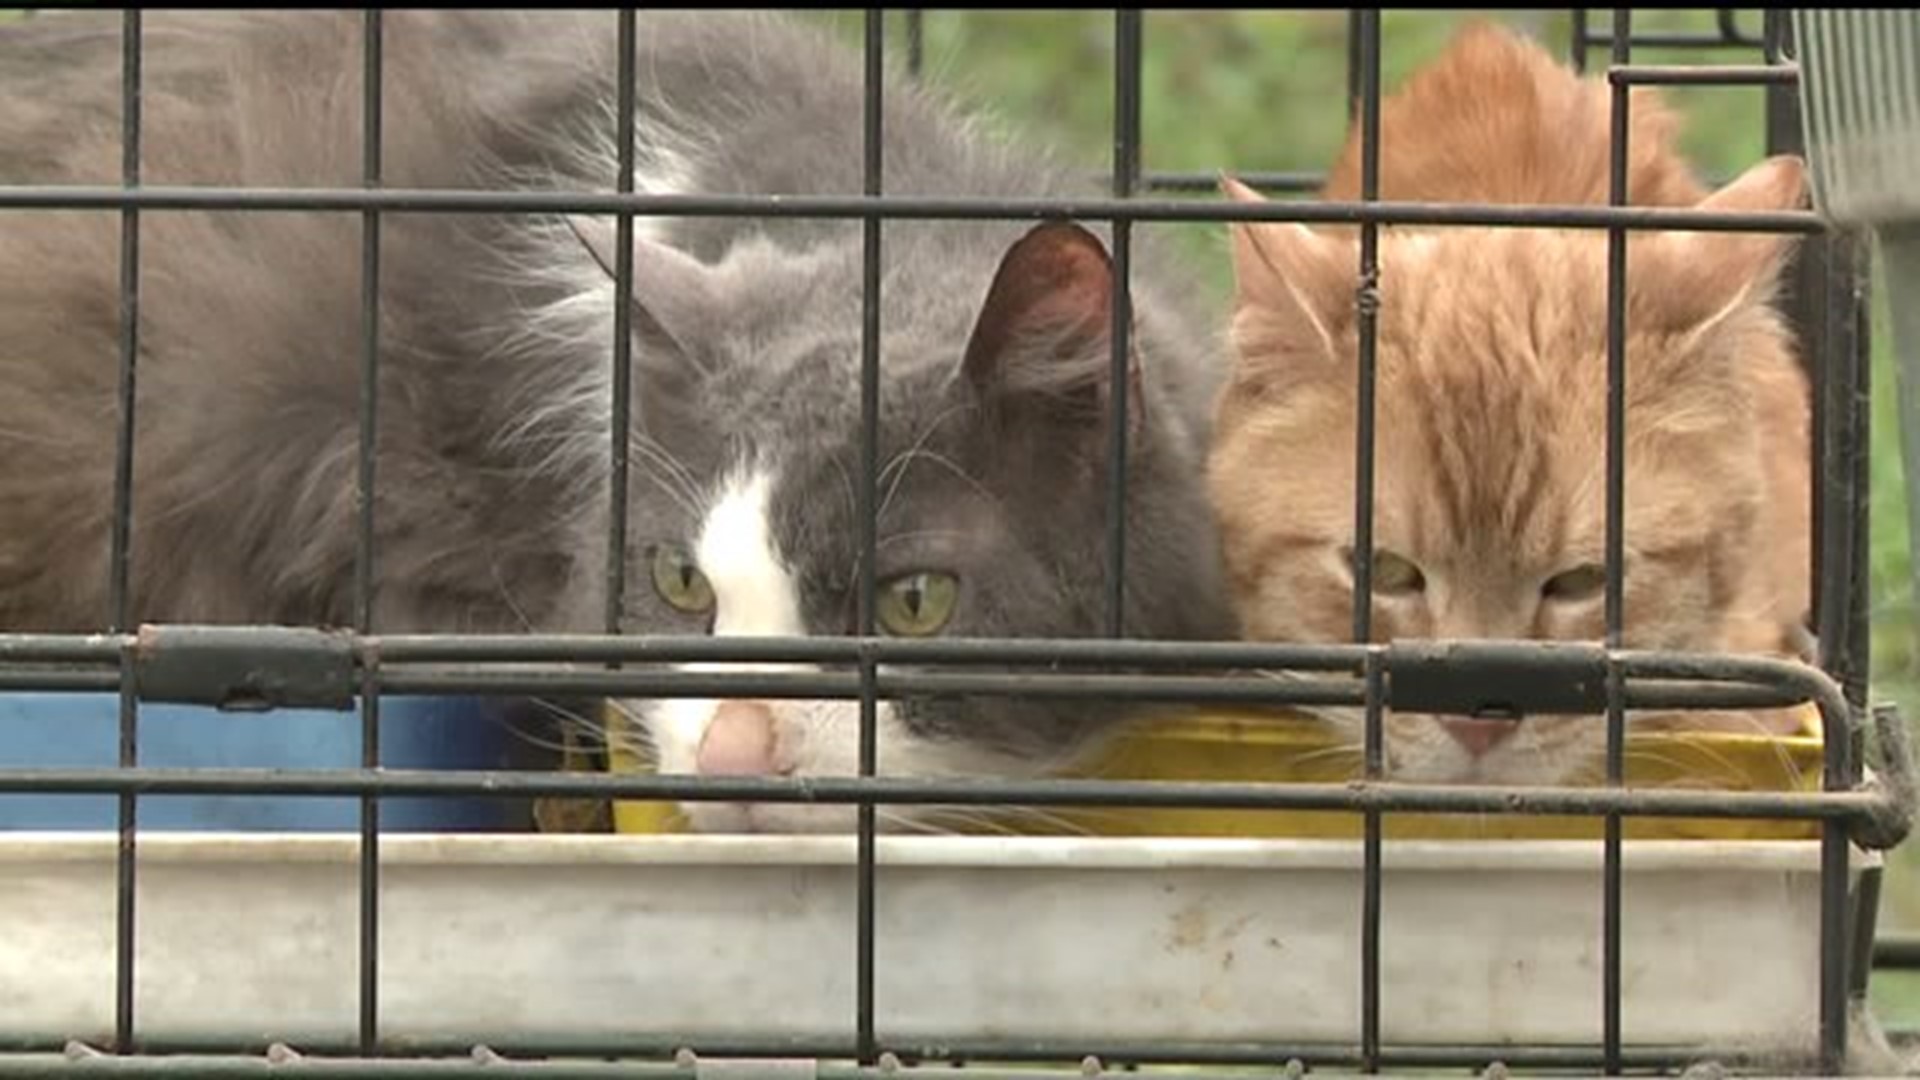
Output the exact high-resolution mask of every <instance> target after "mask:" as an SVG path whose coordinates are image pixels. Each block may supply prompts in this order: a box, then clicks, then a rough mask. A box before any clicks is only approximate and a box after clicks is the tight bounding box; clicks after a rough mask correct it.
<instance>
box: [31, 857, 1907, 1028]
mask: <svg viewBox="0 0 1920 1080" xmlns="http://www.w3.org/2000/svg"><path fill="white" fill-rule="evenodd" d="M139 851H140V864H139V875H138V895H137V907H138V924H137V925H138V948H137V960H136V973H137V982H136V995H137V997H136V1011H137V1020H138V1030H139V1032H140V1033H141V1034H142V1035H143V1036H144V1037H148V1038H153V1039H168V1040H172V1039H195V1040H198V1039H218V1040H225V1039H232V1038H235V1037H244V1038H246V1039H249V1040H258V1039H261V1038H263V1037H265V1038H271V1039H280V1040H284V1041H287V1042H290V1043H293V1044H295V1045H298V1044H299V1043H301V1042H303V1041H313V1040H319V1039H325V1040H343V1039H348V1038H351V1037H352V1036H353V1034H354V1032H355V1030H356V1027H355V1024H356V1018H357V1015H358V1014H357V1001H356V994H355V986H356V972H355V955H356V942H357V941H358V892H357V886H356V872H357V868H358V862H357V841H356V839H355V838H354V837H351V836H333V835H323V836H315V835H307V836H281V835H252V836H243V835H208V834H198V835H193V834H168V835H153V836H143V837H142V839H141V843H140V848H139ZM879 851H880V863H881V869H880V872H879V878H878V893H877V896H878V899H877V911H878V922H877V930H876V933H877V953H876V955H877V958H878V975H877V1025H878V1028H879V1031H880V1034H881V1036H882V1037H883V1039H884V1038H885V1037H887V1036H888V1035H889V1034H890V1033H891V1034H893V1035H895V1036H898V1037H902V1038H905V1037H909V1036H911V1037H916V1038H932V1039H940V1038H954V1039H965V1040H968V1041H973V1040H980V1039H993V1038H1008V1039H1024V1038H1034V1039H1047V1040H1053V1039H1067V1040H1085V1041H1087V1042H1088V1043H1092V1042H1095V1041H1101V1040H1105V1041H1115V1042H1126V1043H1130V1044H1137V1043H1140V1042H1145V1041H1153V1040H1179V1041H1182V1042H1192V1041H1208V1040H1221V1041H1236V1042H1237V1041H1244V1040H1259V1041H1269V1040H1271V1041H1288V1042H1291V1041H1319V1040H1333V1041H1339V1042H1351V1041H1353V1040H1356V1039H1357V1038H1358V1032H1359V1025H1360V896H1361V873H1360V865H1361V856H1360V849H1359V846H1358V845H1357V844H1355V843H1352V842H1349V841H1267V840H1261V841H1217V840H1205V841H1198V840H1172V841H1168V840H1115V839H1103V840H1082V839H1055V838H1046V839H1036V838H1023V839H1002V838H987V837H978V838H976V837H966V838H947V837H940V838H934V837H907V838H891V837H889V838H882V840H881V841H880V845H879ZM1854 858H1855V873H1856V874H1857V873H1858V872H1859V870H1860V869H1861V868H1863V867H1866V866H1870V865H1877V862H1878V860H1877V858H1876V857H1874V856H1870V855H1864V854H1860V853H1855V856H1854ZM1600 860H1601V848H1600V845H1599V844H1598V843H1592V842H1583V841H1527V842H1497V843H1496V842H1486V843H1447V842H1399V841H1392V842H1389V843H1388V844H1387V845H1386V856H1385V862H1386V874H1385V877H1384V884H1383V890H1384V915H1383V929H1382V941H1381V947H1382V956H1383V958H1384V959H1383V962H1382V963H1383V966H1382V974H1381V978H1382V986H1383V992H1382V1002H1383V1013H1382V1035H1383V1038H1384V1039H1385V1040H1387V1041H1389V1042H1395V1043H1408V1042H1411V1043H1429V1042H1447V1043H1460V1042H1464V1043H1472V1044H1501V1043H1507V1042H1515V1043H1530V1044H1553V1043H1583V1044H1588V1045H1591V1044H1592V1043H1593V1042H1595V1041H1596V1040H1598V1038H1599V1033H1600V1022H1601V1021H1600V1017H1601V999H1600V987H1601V955H1602V946H1601V937H1600V926H1601V899H1600V884H1601V876H1600ZM853 866H854V845H853V842H852V841H851V840H850V839H840V838H821V837H809V838H769V839H761V838H753V837H699V836H671V837H623V836H592V837H583V836H574V837H551V836H451V837H449V836H389V837H386V838H384V840H383V845H382V871H381V897H382V899H381V921H380V964H381V968H380V987H381V989H380V1016H381V1033H382V1034H383V1035H384V1036H399V1037H417V1038H424V1039H434V1040H439V1039H458V1040H472V1041H475V1042H479V1041H492V1042H501V1041H504V1040H509V1039H516V1040H517V1039H533V1038H538V1039H543V1040H544V1039H550V1038H554V1037H584V1038H589V1039H592V1038H602V1039H613V1040H628V1039H632V1038H634V1037H636V1036H641V1035H657V1036H659V1037H661V1038H663V1039H672V1038H684V1039H690V1040H702V1039H722V1038H728V1037H733V1038H743V1039H744V1038H753V1039H756V1040H757V1039H763V1038H769V1037H817V1038H823V1039H835V1040H838V1039H843V1038H846V1037H847V1036H848V1035H849V1033H850V1032H851V1030H852V1025H853V1021H854V955H855V952H854V939H855V929H854V904H855V900H854V893H855V873H854V869H853ZM1625 867H1626V878H1625V885H1624V889H1625V904H1624V908H1623V919H1624V926H1625V938H1624V944H1623V948H1624V957H1625V959H1624V972H1623V975H1624V980H1625V987H1626V996H1625V1004H1624V1029H1625V1036H1626V1039H1627V1041H1628V1042H1629V1043H1630V1044H1662V1045H1674V1044H1682V1045H1699V1044H1710V1045H1713V1046H1726V1045H1729V1044H1736V1045H1739V1046H1747V1047H1752V1046H1775V1047H1780V1048H1783V1049H1785V1048H1794V1047H1803V1046H1806V1045H1809V1044H1810V1043H1811V1040H1813V1038H1814V1036H1815V1033H1816V1031H1817V1019H1816V1017H1817V1010H1816V1005H1817V1002H1818V961H1819V928H1818V913H1819V850H1818V845H1817V844H1814V843H1805V842H1738V843H1714V842H1703V841H1680V842H1644V841H1636V842H1631V843H1629V844H1628V845H1627V848H1626V852H1625ZM113 942H114V840H113V838H112V837H111V836H109V835H100V834H73V833H68V834H44V833H43V834H23V833H15V834H0V1035H3V1036H5V1037H6V1038H8V1039H14V1038H19V1037H28V1038H34V1039H64V1038H70V1037H80V1038H105V1037H106V1035H107V1034H108V1033H109V1032H110V1031H111V1030H112V1024H113V970H114V969H113Z"/></svg>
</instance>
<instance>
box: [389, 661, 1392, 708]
mask: <svg viewBox="0 0 1920 1080" xmlns="http://www.w3.org/2000/svg"><path fill="white" fill-rule="evenodd" d="M376 682H377V684H378V686H379V689H380V691H381V692H383V693H387V694H394V695H412V696H435V697H437V696H443V695H445V696H452V695H467V694H568V695H575V696H594V697H660V698H669V697H674V698H686V697H734V698H782V699H800V698H804V699H815V700H821V699H825V700H842V701H852V700H857V699H858V698H859V697H860V696H861V689H860V687H861V681H860V676H859V673H858V672H853V671H849V672H845V673H837V674H836V673H805V672H759V671H738V672H727V671H675V670H664V671H663V670H657V669H656V670H651V671H642V670H634V669H631V668H628V669H622V670H619V671H598V670H592V669H579V670H569V669H564V668H550V669H546V670H543V671H521V672H511V671H498V670H492V669H489V670H460V671H382V672H380V673H379V675H378V678H377V680H376ZM874 685H875V687H876V688H877V689H878V690H879V693H880V696H881V698H883V699H886V698H896V697H900V696H903V695H931V696H960V695H968V696H974V697H1000V698H1024V699H1027V700H1033V701H1042V700H1060V699H1063V698H1072V699H1077V700H1107V701H1129V702H1159V703H1166V704H1181V703H1184V704H1191V705H1203V704H1210V705H1225V704H1241V705H1263V704H1264V705H1358V704H1360V703H1362V702H1363V701H1365V700H1366V688H1365V686H1364V684H1362V683H1361V682H1360V681H1358V680H1350V681H1347V682H1340V681H1336V680H1331V679H1267V678H1253V677H1241V678H1231V677H1218V678H1183V677H1181V676H1178V675H1060V674H1054V673H1050V672H1049V673H1044V674H1042V673H1019V674H998V673H989V674H979V673H967V674H951V675H944V674H923V673H918V672H881V673H879V674H878V675H876V677H875V679H874Z"/></svg>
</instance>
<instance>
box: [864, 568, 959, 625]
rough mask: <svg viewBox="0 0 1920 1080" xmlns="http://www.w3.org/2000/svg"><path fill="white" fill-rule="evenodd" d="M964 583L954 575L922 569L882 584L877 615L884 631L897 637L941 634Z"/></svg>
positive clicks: (876, 600)
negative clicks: (961, 584)
mask: <svg viewBox="0 0 1920 1080" xmlns="http://www.w3.org/2000/svg"><path fill="white" fill-rule="evenodd" d="M959 596H960V581H959V579H958V578H956V577H954V576H953V575H952V574H943V573H939V572H937V571H930V570H922V571H917V572H915V573H911V574H901V575H900V576H899V577H896V578H891V579H889V580H887V581H885V582H882V583H881V585H880V591H879V593H878V594H877V595H876V596H875V597H874V609H873V614H874V618H875V620H876V621H878V622H879V624H880V628H881V629H883V630H885V631H886V632H887V633H889V634H892V635H894V636H895V637H927V636H928V635H930V634H937V633H939V632H940V630H941V629H942V628H943V627H945V626H946V625H947V620H949V619H951V618H953V604H954V601H955V600H957V599H959Z"/></svg>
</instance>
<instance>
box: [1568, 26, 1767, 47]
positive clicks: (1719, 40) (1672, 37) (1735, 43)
mask: <svg viewBox="0 0 1920 1080" xmlns="http://www.w3.org/2000/svg"><path fill="white" fill-rule="evenodd" d="M1582 44H1584V45H1586V46H1587V47H1588V48H1600V47H1603V46H1608V45H1612V44H1613V35H1612V33H1610V32H1609V31H1607V30H1605V29H1602V30H1600V31H1598V32H1590V33H1588V34H1587V36H1586V38H1585V39H1584V40H1583V41H1582ZM1631 44H1632V45H1633V47H1634V48H1637V49H1638V48H1645V49H1757V48H1759V47H1760V45H1761V42H1760V41H1759V40H1758V39H1747V38H1726V37H1722V36H1721V35H1719V34H1703V33H1698V32H1689V31H1685V30H1664V31H1663V30H1653V31H1644V32H1635V33H1634V34H1633V35H1632V38H1631Z"/></svg>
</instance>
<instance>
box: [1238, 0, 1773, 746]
mask: <svg viewBox="0 0 1920 1080" xmlns="http://www.w3.org/2000/svg"><path fill="white" fill-rule="evenodd" d="M1609 97H1610V95H1609V91H1608V89H1607V86H1606V83H1605V82H1604V81H1601V80H1597V79H1593V80H1588V79H1582V78H1580V77H1579V76H1577V75H1575V74H1574V73H1573V72H1571V71H1570V70H1567V69H1565V68H1563V67H1561V66H1560V65H1559V64H1557V63H1556V62H1555V61H1554V60H1553V59H1552V58H1551V57H1549V56H1548V55H1547V54H1546V53H1545V52H1543V51H1542V50H1541V49H1539V48H1538V47H1537V46H1535V45H1533V44H1531V43H1529V42H1528V41H1526V40H1525V39H1523V38H1520V37H1517V36H1515V35H1513V34H1510V33H1508V32H1505V31H1503V30H1498V29H1494V28H1492V27H1491V26H1486V25H1481V26H1476V27H1473V28H1471V29H1469V30H1467V31H1466V32H1464V33H1463V34H1462V35H1461V36H1460V37H1459V38H1458V39H1456V41H1455V42H1454V44H1453V45H1452V46H1451V47H1450V48H1449V50H1448V51H1447V53H1446V54H1445V55H1444V56H1443V57H1442V58H1441V59H1440V60H1439V61H1437V62H1436V63H1435V64H1433V65H1432V66H1431V67H1429V68H1427V69H1426V70H1425V71H1423V72H1422V73H1421V74H1419V75H1418V76H1416V77H1415V78H1414V79H1412V80H1411V81H1410V82H1409V83H1408V84H1407V85H1406V87H1405V88H1404V89H1403V90H1401V91H1400V92H1398V93H1396V94H1394V95H1393V96H1392V97H1390V98H1389V99H1387V100H1386V101H1384V102H1383V103H1382V109H1381V129H1382V141H1381V144H1380V146H1381V168H1380V196H1381V197H1382V198H1384V199H1397V200H1419V201H1431V202H1468V201H1470V202H1496V203H1547V204H1570V203H1604V202H1605V201H1606V199H1607V193H1608V143H1609V135H1610V120H1609ZM1631 118H1632V132H1631V137H1630V142H1629V147H1630V150H1631V156H1630V158H1629V162H1630V183H1629V198H1630V201H1632V202H1634V203H1637V204H1658V205H1670V206H1696V207H1698V208H1700V209H1703V210H1721V211H1732V210H1748V211H1753V210H1784V209H1793V208H1798V207H1800V206H1801V205H1802V201H1803V199H1804V197H1805V187H1806V185H1805V179H1804V170H1803V166H1802V163H1801V162H1800V161H1799V159H1797V158H1789V157H1777V158H1773V159H1770V160H1768V161H1765V162H1763V163H1761V164H1759V165H1757V166H1755V167H1753V168H1752V169H1750V170H1749V171H1747V172H1746V173H1745V174H1744V175H1742V176H1740V177H1739V178H1738V179H1736V180H1734V181H1733V182H1732V183H1730V184H1728V185H1727V186H1726V187H1724V188H1721V189H1720V190H1718V191H1709V190H1708V189H1707V188H1705V187H1704V186H1703V185H1702V184H1700V182H1699V181H1697V180H1696V179H1695V178H1694V176H1693V174H1692V172H1691V171H1690V170H1689V168H1688V167H1687V164H1686V162H1685V161H1684V159H1682V158H1681V156H1680V155H1679V153H1678V151H1677V150H1676V149H1675V147H1674V145H1673V142H1674V132H1675V127H1676V124H1675V122H1674V118H1673V116H1672V114H1671V113H1670V112H1668V111H1667V110H1666V109H1665V108H1664V107H1663V106H1662V105H1661V103H1660V101H1659V100H1658V98H1657V97H1656V96H1655V95H1654V94H1653V93H1651V92H1644V91H1636V92H1635V95H1634V100H1633V106H1632V112H1631ZM1357 138H1358V136H1357V132H1356V133H1355V134H1354V135H1353V136H1352V137H1350V138H1349V141H1348V145H1347V146H1346V148H1345V151H1344V153H1343V155H1342V157H1341V159H1340V161H1339V163H1338V164H1337V165H1336V167H1335V168H1334V169H1333V170H1332V172H1331V174H1330V177H1329V180H1328V183H1327V185H1326V187H1325V189H1324V190H1323V192H1322V195H1323V197H1326V198H1332V199H1356V198H1358V195H1359V169H1358V162H1359V157H1358V154H1359V145H1358V141H1357ZM1224 186H1225V187H1226V189H1227V191H1228V193H1229V194H1230V195H1232V196H1233V197H1235V198H1238V199H1241V200H1258V199H1259V198H1260V196H1258V195H1257V194H1255V193H1254V192H1253V191H1251V190H1250V189H1248V188H1246V187H1244V186H1242V185H1240V184H1238V183H1236V182H1234V181H1232V180H1231V179H1229V180H1226V181H1225V182H1224ZM1630 237H1631V239H1630V240H1629V243H1628V251H1629V256H1628V268H1627V270H1628V276H1627V297H1626V304H1627V319H1628V321H1627V391H1626V395H1627V442H1626V447H1625V453H1626V476H1627V480H1626V497H1627V504H1626V552H1627V554H1626V578H1625V596H1626V625H1625V637H1626V642H1627V644H1628V645H1629V646H1630V647H1639V648H1676V649H1688V650H1726V651H1737V652H1758V653H1771V654H1775V655H1791V654H1792V653H1794V652H1795V644H1796V643H1797V642H1798V641H1799V640H1800V638H1801V637H1802V636H1803V631H1802V630H1801V627H1802V625H1803V623H1802V618H1803V615H1804V613H1805V611H1806V609H1807V606H1808V590H1807V578H1808V571H1807V567H1808V558H1809V556H1808V552H1809V543H1810V541H1809V536H1808V533H1809V529H1810V522H1809V509H1808V503H1809V483H1810V478H1809V467H1808V463H1807V455H1808V422H1809V419H1808V404H1807V395H1808V390H1807V384H1806V380H1805V376H1804V375H1803V374H1802V371H1801V368H1800V366H1799V363H1798V361H1797V359H1796V356H1795V347H1794V343H1793V340H1792V337H1791V334H1790V333H1789V331H1788V329H1787V328H1786V326H1785V324H1784V322H1783V320H1782V318H1781V316H1780V315H1779V314H1778V313H1777V311H1776V310H1775V309H1774V308H1773V306H1772V305H1771V300H1772V293H1773V290H1774V288H1775V285H1776V279H1777V278H1778V276H1779V273H1780V270H1781V265H1782V263H1783V262H1784V261H1785V257H1786V256H1787V254H1788V253H1789V252H1790V250H1791V247H1792V244H1793V238H1792V237H1789V236H1785V235H1779V234H1775V235H1763V234H1741V233H1708V232H1692V233H1688V232H1662V233H1634V234H1630ZM1233 258H1234V268H1235V274H1236V278H1237V300H1236V305H1235V308H1236V310H1235V316H1234V321H1233V328H1232V337H1233V342H1234V346H1235V348H1236V351H1237V353H1238V360H1237V370H1236V372H1235V374H1234V377H1233V379H1232V380H1231V383H1230V385H1229V386H1228V387H1227V388H1226V390H1225V391H1224V392H1223V394H1222V397H1221V400H1220V404H1219V412H1218V427H1217V431H1216V435H1215V439H1216V442H1215V445H1214V450H1213V455H1212V460H1211V477H1210V482H1211V485H1212V495H1213V499H1214V502H1215V505H1216V507H1217V509H1218V513H1219V517H1220V521H1221V525H1222V529H1223V542H1224V544H1225V550H1226V555H1227V559H1228V565H1229V568H1230V572H1231V573H1232V575H1233V581H1234V587H1235V594H1236V599H1237V603H1238V606H1239V614H1240V619H1241V624H1242V629H1243V632H1244V633H1245V634H1246V636H1248V637H1250V638H1256V639H1267V640H1281V641H1340V640H1345V639H1347V637H1348V636H1349V635H1350V634H1351V623H1352V616H1351V611H1352V608H1351V605H1352V599H1351V596H1352V577H1351V574H1350V572H1349V566H1350V562H1349V559H1350V556H1349V550H1350V545H1351V543H1352V542H1353V517H1354V503H1353V498H1354V496H1353V491H1354V442H1355V416H1354V408H1355V399H1356V388H1355V359H1354V358H1355V355H1356V351H1357V348H1358V346H1357V337H1356V329H1355V314H1354V310H1355V305H1354V289H1355V284H1356V279H1357V278H1356V275H1357V267H1358V256H1357V251H1356V246H1355V238H1354V235H1353V230H1352V229H1350V228H1346V229H1324V230H1313V229H1309V228H1306V227H1304V226H1301V225H1297V224H1292V223H1270V224H1269V223H1261V224H1246V225H1236V226H1235V227H1234V228H1233ZM1380 266H1381V272H1380V287H1379V291H1380V301H1381V302H1380V307H1379V317H1378V332H1377V341H1378V349H1377V358H1378V361H1377V369H1376V370H1377V398H1376V408H1377V412H1376V418H1377V419H1376V425H1377V426H1376V429H1375V430H1376V447H1377V451H1376V452H1377V458H1376V473H1375V484H1376V486H1375V493H1374V510H1375V516H1374V545H1375V549H1376V555H1375V559H1374V564H1373V585H1374V600H1373V628H1374V635H1375V638H1376V640H1391V639H1395V638H1422V637H1446V638H1553V639H1592V640H1598V639H1600V638H1601V637H1602V636H1603V633H1604V607H1605V602H1604V593H1605V588H1604V585H1605V577H1604V571H1603V569H1602V564H1603V561H1604V550H1605V549H1604V545H1605V535H1606V533H1605V529H1606V525H1605V520H1606V519H1605V513H1606V487H1605V461H1606V425H1605V417H1606V398H1607V374H1606V371H1607V363H1606V350H1607V338H1606V296H1607V286H1606V281H1607V237H1606V233H1605V232H1603V231H1595V230H1584V231H1583V230H1541V229H1518V228H1508V229H1493V228H1444V229H1443V228H1433V229H1408V228H1383V229H1382V230H1381V244H1380ZM1340 719H1341V720H1342V721H1343V722H1344V723H1348V724H1354V723H1357V720H1356V718H1354V717H1352V716H1345V715H1343V716H1341V717H1340ZM1632 720H1633V723H1634V724H1636V725H1653V724H1666V725H1679V724H1690V725H1697V726H1718V727H1734V728H1747V729H1752V728H1754V727H1758V728H1761V729H1762V730H1770V731H1784V730H1789V729H1791V727H1792V726H1793V721H1792V718H1791V716H1789V715H1788V714H1787V713H1785V712H1776V713H1763V714H1724V713H1719V714H1700V713H1692V714H1682V715H1669V716H1664V717H1645V718H1643V717H1641V716H1638V715H1635V716H1633V718H1632ZM1350 733H1351V734H1353V735H1354V737H1355V738H1356V739H1357V738H1358V728H1357V727H1354V728H1351V729H1350ZM1604 747H1605V725H1604V724H1601V723H1598V722H1596V721H1595V719H1594V718H1592V717H1550V716H1533V717H1528V718H1526V719H1525V720H1523V721H1522V722H1520V723H1518V724H1512V723H1504V722H1501V721H1495V720H1474V719H1469V718H1465V717H1434V716H1421V715H1406V714H1401V715H1395V716H1390V717H1389V718H1388V727H1387V752H1388V759H1389V769H1390V772H1391V774H1392V775H1394V776H1396V777H1400V778H1404V779H1410V780H1424V781H1430V782H1452V781H1465V780H1475V781H1483V782H1503V783H1514V782H1527V783H1561V782H1576V781H1579V780H1582V779H1592V778H1595V777H1596V776H1597V775H1598V770H1599V768H1600V763H1601V761H1602V759H1603V755H1604Z"/></svg>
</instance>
